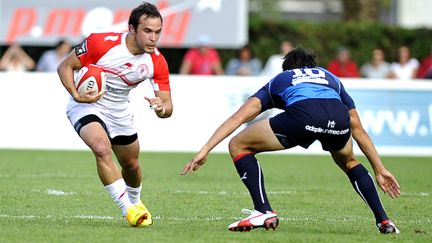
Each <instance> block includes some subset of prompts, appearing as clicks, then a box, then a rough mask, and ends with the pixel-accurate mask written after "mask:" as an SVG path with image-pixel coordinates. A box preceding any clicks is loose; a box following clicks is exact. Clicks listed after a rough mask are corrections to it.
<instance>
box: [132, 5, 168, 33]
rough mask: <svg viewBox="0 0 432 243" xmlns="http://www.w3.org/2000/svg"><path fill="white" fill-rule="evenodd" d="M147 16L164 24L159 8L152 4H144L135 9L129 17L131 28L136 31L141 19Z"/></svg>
mask: <svg viewBox="0 0 432 243" xmlns="http://www.w3.org/2000/svg"><path fill="white" fill-rule="evenodd" d="M143 15H145V16H146V18H148V17H151V18H160V19H161V22H163V19H162V15H161V14H160V12H159V10H158V9H157V7H156V6H155V5H153V4H151V3H148V2H144V3H142V4H141V5H139V6H138V7H136V8H134V9H133V10H132V12H131V14H130V16H129V23H128V24H129V26H131V25H132V26H133V28H134V29H136V28H137V27H138V24H139V19H140V18H141V16H143Z"/></svg>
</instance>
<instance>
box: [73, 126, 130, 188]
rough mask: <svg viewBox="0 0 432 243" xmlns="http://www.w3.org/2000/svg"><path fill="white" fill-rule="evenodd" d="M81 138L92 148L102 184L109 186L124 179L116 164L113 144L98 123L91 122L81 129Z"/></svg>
mask: <svg viewBox="0 0 432 243" xmlns="http://www.w3.org/2000/svg"><path fill="white" fill-rule="evenodd" d="M80 137H81V138H82V140H83V141H84V142H85V143H86V144H87V145H88V146H89V147H90V149H91V150H92V152H93V154H94V156H95V158H96V165H97V171H98V174H99V178H100V180H101V181H102V183H103V184H104V185H105V186H107V185H109V184H111V183H113V182H115V181H117V180H119V179H121V178H122V176H121V173H120V170H119V169H118V167H117V165H116V164H115V163H114V161H113V158H112V152H111V143H110V141H109V138H108V136H107V134H106V132H105V130H104V129H103V127H102V125H101V124H100V123H98V122H91V123H89V124H87V125H85V126H84V127H83V128H81V131H80Z"/></svg>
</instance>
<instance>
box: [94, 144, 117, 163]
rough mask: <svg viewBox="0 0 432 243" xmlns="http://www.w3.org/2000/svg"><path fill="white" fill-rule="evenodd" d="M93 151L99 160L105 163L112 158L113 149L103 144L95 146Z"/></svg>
mask: <svg viewBox="0 0 432 243" xmlns="http://www.w3.org/2000/svg"><path fill="white" fill-rule="evenodd" d="M92 151H93V153H94V155H95V157H96V158H97V160H101V161H105V160H110V159H111V157H112V154H111V147H110V146H108V145H107V144H105V143H102V142H100V143H96V144H95V145H94V146H92Z"/></svg>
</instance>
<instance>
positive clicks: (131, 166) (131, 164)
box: [122, 160, 140, 172]
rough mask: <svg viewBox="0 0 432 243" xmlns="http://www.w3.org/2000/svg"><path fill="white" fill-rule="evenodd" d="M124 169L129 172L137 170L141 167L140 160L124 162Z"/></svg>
mask: <svg viewBox="0 0 432 243" xmlns="http://www.w3.org/2000/svg"><path fill="white" fill-rule="evenodd" d="M122 168H123V170H126V171H128V172H136V171H138V170H139V169H140V164H139V162H138V160H131V161H128V162H126V163H123V164H122Z"/></svg>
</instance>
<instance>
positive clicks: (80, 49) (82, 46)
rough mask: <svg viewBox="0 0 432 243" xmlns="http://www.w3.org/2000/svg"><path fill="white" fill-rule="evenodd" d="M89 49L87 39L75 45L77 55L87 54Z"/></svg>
mask: <svg viewBox="0 0 432 243" xmlns="http://www.w3.org/2000/svg"><path fill="white" fill-rule="evenodd" d="M87 51H88V49H87V40H85V41H83V42H82V43H81V44H79V45H77V46H76V47H75V54H76V55H77V57H79V56H81V55H83V54H86V53H87Z"/></svg>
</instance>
